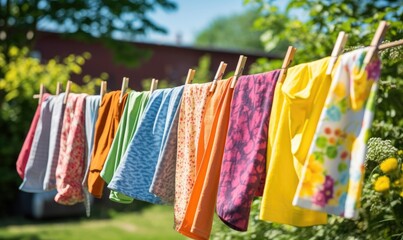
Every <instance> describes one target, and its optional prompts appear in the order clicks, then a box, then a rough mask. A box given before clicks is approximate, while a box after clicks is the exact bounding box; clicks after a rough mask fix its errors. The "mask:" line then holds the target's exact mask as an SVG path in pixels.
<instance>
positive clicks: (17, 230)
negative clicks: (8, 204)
mask: <svg viewBox="0 0 403 240" xmlns="http://www.w3.org/2000/svg"><path fill="white" fill-rule="evenodd" d="M111 215H112V218H110V219H91V218H89V219H86V218H77V220H67V221H65V222H61V221H60V220H55V223H50V221H46V222H45V223H44V222H41V221H24V224H15V223H14V224H11V225H8V226H3V227H0V239H57V240H59V239H61V240H63V239H97V240H102V239H108V240H109V239H184V237H182V236H181V235H180V234H179V233H177V232H176V231H175V230H174V229H173V209H172V207H168V206H152V207H149V208H145V209H144V210H143V211H141V212H125V213H117V212H112V214H111ZM25 223H26V224H25Z"/></svg>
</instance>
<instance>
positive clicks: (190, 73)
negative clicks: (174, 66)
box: [185, 68, 196, 84]
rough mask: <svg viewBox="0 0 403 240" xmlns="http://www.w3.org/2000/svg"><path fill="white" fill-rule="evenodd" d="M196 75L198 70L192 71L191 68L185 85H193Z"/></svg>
mask: <svg viewBox="0 0 403 240" xmlns="http://www.w3.org/2000/svg"><path fill="white" fill-rule="evenodd" d="M195 73H196V70H193V69H191V68H190V69H189V71H188V75H187V77H186V81H185V84H191V83H192V81H193V78H194V76H195Z"/></svg>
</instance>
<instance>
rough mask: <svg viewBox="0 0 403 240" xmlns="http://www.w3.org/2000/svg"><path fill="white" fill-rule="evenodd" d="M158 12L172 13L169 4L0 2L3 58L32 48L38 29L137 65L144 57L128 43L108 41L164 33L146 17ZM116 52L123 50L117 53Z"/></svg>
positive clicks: (158, 0) (150, 0)
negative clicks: (15, 49) (95, 43)
mask: <svg viewBox="0 0 403 240" xmlns="http://www.w3.org/2000/svg"><path fill="white" fill-rule="evenodd" d="M158 8H161V9H163V10H168V11H169V10H174V9H176V5H175V4H174V3H173V2H172V1H170V0H140V1H138V0H129V1H102V0H93V1H80V0H71V1H54V0H22V1H17V0H2V1H0V16H1V17H0V32H1V31H3V33H2V34H0V37H2V38H5V39H1V40H2V45H3V50H4V52H3V54H4V53H7V52H8V50H9V48H10V47H11V46H17V47H18V48H22V47H28V48H31V47H32V45H33V43H34V41H35V37H36V35H37V34H36V33H37V30H38V29H42V30H51V31H57V32H61V33H62V34H63V35H65V36H68V37H73V38H75V39H79V40H91V41H99V42H101V43H103V44H105V45H106V46H107V47H109V48H110V49H112V50H113V51H114V53H115V59H116V60H118V62H121V63H128V64H129V65H136V64H137V63H138V61H134V60H133V59H135V58H133V57H127V56H137V57H138V56H140V55H142V54H145V52H144V51H141V49H135V48H134V47H133V46H132V45H130V44H129V43H119V48H118V47H116V44H117V43H116V42H114V41H111V40H112V39H113V38H121V39H125V40H135V38H136V37H137V36H139V35H144V34H146V33H147V32H149V31H157V32H161V33H164V32H166V30H165V29H164V28H163V27H161V26H160V25H158V24H157V23H155V22H154V21H153V20H152V19H151V18H150V16H149V13H150V12H152V11H155V10H156V9H158ZM119 49H125V51H124V52H119V51H118V50H119Z"/></svg>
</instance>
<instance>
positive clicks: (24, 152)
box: [16, 93, 50, 179]
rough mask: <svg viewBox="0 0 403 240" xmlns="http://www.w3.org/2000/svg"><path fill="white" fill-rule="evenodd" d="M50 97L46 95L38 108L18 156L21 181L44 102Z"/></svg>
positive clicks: (17, 164) (18, 170) (17, 165)
mask: <svg viewBox="0 0 403 240" xmlns="http://www.w3.org/2000/svg"><path fill="white" fill-rule="evenodd" d="M49 96H50V94H48V93H45V94H44V95H43V97H42V100H41V101H40V103H39V105H38V107H37V108H36V111H35V115H34V118H33V119H32V122H31V126H30V127H29V131H28V134H27V136H26V137H25V141H24V144H23V145H22V148H21V151H20V154H19V155H18V159H17V163H16V167H17V172H18V175H20V177H21V179H24V175H25V167H26V166H27V162H28V157H29V153H30V152H31V146H32V141H33V140H34V136H35V130H36V126H37V125H38V121H39V116H40V115H41V106H42V102H43V101H45V100H46V99H47V98H48V97H49Z"/></svg>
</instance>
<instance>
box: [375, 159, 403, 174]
mask: <svg viewBox="0 0 403 240" xmlns="http://www.w3.org/2000/svg"><path fill="white" fill-rule="evenodd" d="M397 164H398V162H397V159H396V158H393V157H392V158H387V159H386V160H384V161H383V162H382V163H381V164H380V165H379V167H380V168H381V170H382V172H384V173H388V172H391V171H393V170H395V169H396V168H397Z"/></svg>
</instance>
